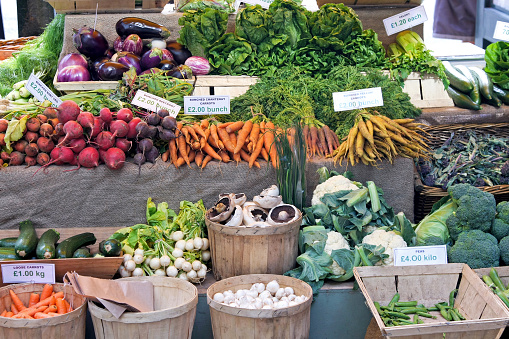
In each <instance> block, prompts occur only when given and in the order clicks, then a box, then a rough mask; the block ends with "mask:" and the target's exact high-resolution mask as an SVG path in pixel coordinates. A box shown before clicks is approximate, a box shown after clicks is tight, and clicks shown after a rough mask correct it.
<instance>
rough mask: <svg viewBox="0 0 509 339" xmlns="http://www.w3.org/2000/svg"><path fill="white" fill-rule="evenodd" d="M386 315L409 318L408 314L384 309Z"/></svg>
mask: <svg viewBox="0 0 509 339" xmlns="http://www.w3.org/2000/svg"><path fill="white" fill-rule="evenodd" d="M385 313H386V314H387V315H390V316H392V317H396V318H400V319H410V316H408V315H406V314H404V313H401V312H394V311H386V312H385Z"/></svg>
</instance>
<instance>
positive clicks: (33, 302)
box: [28, 293, 40, 307]
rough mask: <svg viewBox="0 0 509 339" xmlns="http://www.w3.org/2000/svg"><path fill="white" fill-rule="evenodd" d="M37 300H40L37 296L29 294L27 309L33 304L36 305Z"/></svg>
mask: <svg viewBox="0 0 509 339" xmlns="http://www.w3.org/2000/svg"><path fill="white" fill-rule="evenodd" d="M39 298H40V296H39V294H37V293H31V294H30V299H29V301H28V307H32V306H34V305H35V304H37V303H38V302H39Z"/></svg>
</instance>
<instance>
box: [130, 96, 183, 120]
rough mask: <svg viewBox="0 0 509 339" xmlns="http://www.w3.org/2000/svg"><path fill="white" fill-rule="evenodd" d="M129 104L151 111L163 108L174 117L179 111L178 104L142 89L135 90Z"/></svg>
mask: <svg viewBox="0 0 509 339" xmlns="http://www.w3.org/2000/svg"><path fill="white" fill-rule="evenodd" d="M131 104H133V105H136V106H138V107H141V108H144V109H146V110H149V111H152V112H158V111H159V110H161V109H165V110H167V111H168V112H170V115H171V116H172V117H174V118H175V117H177V114H179V111H180V106H179V105H177V104H174V103H173V102H171V101H168V100H166V99H163V98H161V97H158V96H157V95H153V94H150V93H147V92H145V91H142V90H141V89H140V90H138V91H137V92H136V94H135V95H134V98H133V100H132V101H131Z"/></svg>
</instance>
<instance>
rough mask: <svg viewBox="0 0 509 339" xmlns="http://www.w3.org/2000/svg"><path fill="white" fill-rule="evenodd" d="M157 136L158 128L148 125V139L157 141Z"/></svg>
mask: <svg viewBox="0 0 509 339" xmlns="http://www.w3.org/2000/svg"><path fill="white" fill-rule="evenodd" d="M156 136H157V127H156V126H152V125H148V132H147V138H150V139H155V138H156Z"/></svg>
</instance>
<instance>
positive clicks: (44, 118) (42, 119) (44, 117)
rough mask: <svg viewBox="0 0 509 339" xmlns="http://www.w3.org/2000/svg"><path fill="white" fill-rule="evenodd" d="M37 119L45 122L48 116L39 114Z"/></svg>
mask: <svg viewBox="0 0 509 339" xmlns="http://www.w3.org/2000/svg"><path fill="white" fill-rule="evenodd" d="M37 119H39V121H40V122H41V124H44V123H45V122H48V117H47V116H45V115H44V114H37Z"/></svg>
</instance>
